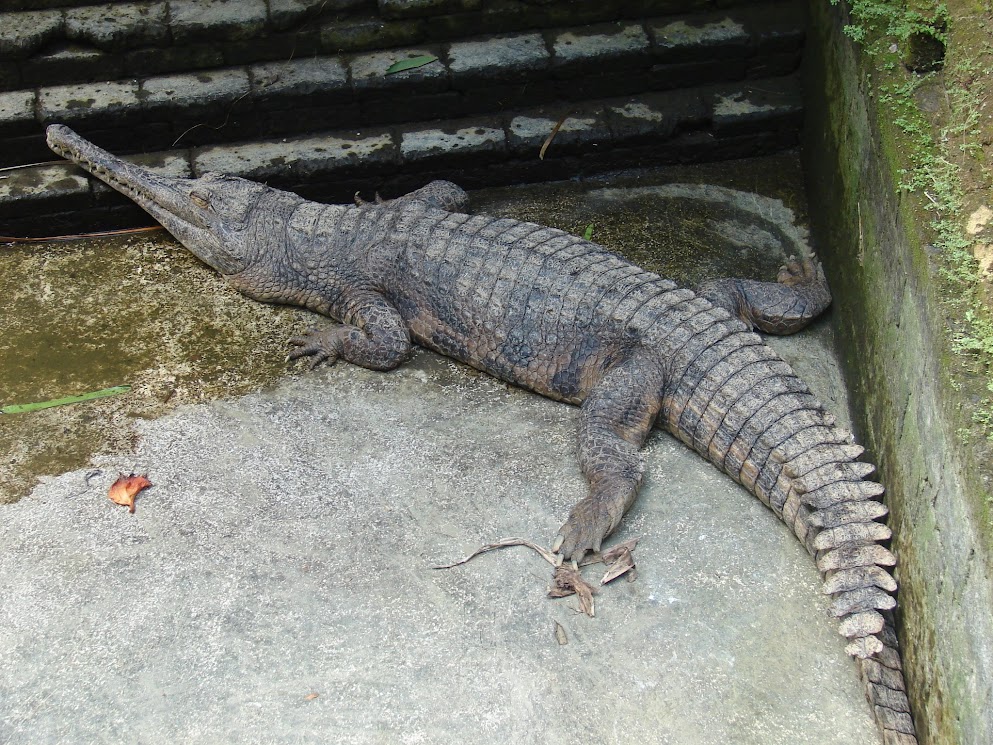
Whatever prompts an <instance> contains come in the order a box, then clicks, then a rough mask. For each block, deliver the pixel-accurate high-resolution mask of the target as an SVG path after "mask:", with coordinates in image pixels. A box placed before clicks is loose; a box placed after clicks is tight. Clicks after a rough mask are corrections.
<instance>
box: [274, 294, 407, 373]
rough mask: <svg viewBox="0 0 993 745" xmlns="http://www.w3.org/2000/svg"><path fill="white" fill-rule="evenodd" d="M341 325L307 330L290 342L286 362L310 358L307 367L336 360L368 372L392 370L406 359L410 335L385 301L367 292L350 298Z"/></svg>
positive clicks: (405, 326) (394, 309)
mask: <svg viewBox="0 0 993 745" xmlns="http://www.w3.org/2000/svg"><path fill="white" fill-rule="evenodd" d="M346 307H347V308H348V310H347V312H346V313H344V314H342V320H343V321H344V323H342V324H341V325H338V326H332V327H331V328H329V329H327V330H325V331H317V330H315V329H311V330H310V331H308V332H307V333H306V334H304V335H303V336H295V337H293V338H292V339H290V344H292V345H294V346H295V347H297V348H296V349H294V350H292V351H291V352H290V354H289V359H291V360H295V359H299V358H301V357H305V356H310V357H311V365H310V366H311V367H312V368H313V367H316V366H317V365H319V364H321V363H322V362H324V361H328V362H330V363H331V364H334V362H336V361H337V360H339V359H343V360H345V361H346V362H351V363H352V364H354V365H359V366H360V367H367V368H369V369H371V370H392V369H393V368H394V367H396V366H397V365H399V364H400V363H401V362H403V361H404V360H406V359H407V358H408V357H409V356H410V350H411V344H410V332H409V331H408V329H407V324H406V323H404V320H403V318H402V317H401V316H400V313H399V312H398V311H397V309H396V308H394V307H393V306H392V305H390V304H389V302H387V300H386V299H385V298H384V297H383V296H381V295H379V294H376V293H373V292H368V293H363V294H361V295H358V296H356V297H352V298H350V300H349V301H347V302H346Z"/></svg>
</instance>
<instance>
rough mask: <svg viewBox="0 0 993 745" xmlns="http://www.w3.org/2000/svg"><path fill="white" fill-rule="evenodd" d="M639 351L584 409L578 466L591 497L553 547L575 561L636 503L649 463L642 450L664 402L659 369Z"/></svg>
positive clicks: (573, 514)
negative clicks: (653, 370) (649, 371)
mask: <svg viewBox="0 0 993 745" xmlns="http://www.w3.org/2000/svg"><path fill="white" fill-rule="evenodd" d="M646 362H647V360H646V359H645V356H642V355H639V356H638V357H632V358H630V359H628V360H627V361H625V362H622V363H620V364H618V365H616V366H614V367H613V368H611V369H610V371H609V372H608V373H607V374H606V375H605V376H604V377H603V379H602V380H601V381H600V382H599V383H598V384H597V385H596V386H595V387H594V388H593V390H592V391H591V392H590V394H589V396H587V398H586V400H585V401H584V402H583V405H582V407H581V409H580V421H579V465H580V467H581V469H582V471H583V475H584V476H586V480H587V481H588V482H589V485H590V491H589V496H587V497H586V498H585V499H583V500H581V501H580V502H579V503H578V504H576V506H575V507H573V508H572V511H571V512H570V513H569V519H568V520H567V521H566V523H565V524H564V525H563V526H562V528H561V529H560V530H559V535H558V537H557V538H556V540H555V543H554V544H553V546H552V549H553V550H554V551H556V552H558V553H560V554H561V555H562V556H563V557H565V558H566V559H568V560H571V561H579V560H580V559H582V558H583V555H584V554H586V552H587V551H599V550H600V544H601V543H602V541H603V539H604V538H605V537H606V536H608V535H609V534H610V533H612V532H613V531H614V529H615V528H616V527H617V526H618V525H619V524H620V522H621V518H622V517H623V516H624V513H625V512H626V511H627V510H628V508H629V507H630V506H631V505H632V504H633V503H634V500H635V497H636V496H637V494H638V487H639V486H640V485H641V479H642V475H643V473H644V470H645V467H644V462H643V460H642V457H641V453H639V452H638V451H639V450H640V448H641V446H642V445H643V444H644V442H645V440H646V439H647V438H648V434H649V433H650V432H651V431H652V426H653V425H654V423H655V417H656V416H657V415H658V412H659V409H660V408H661V405H662V396H661V390H662V385H661V379H662V376H661V372H659V373H658V374H657V375H652V374H650V373H649V374H646V370H652V369H654V368H653V366H652V365H651V364H645V363H646Z"/></svg>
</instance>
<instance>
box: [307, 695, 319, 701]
mask: <svg viewBox="0 0 993 745" xmlns="http://www.w3.org/2000/svg"><path fill="white" fill-rule="evenodd" d="M320 695H321V694H319V693H308V694H307V695H306V696H304V697H303V700H304V701H313V700H314V699H315V698H318V697H319V696H320Z"/></svg>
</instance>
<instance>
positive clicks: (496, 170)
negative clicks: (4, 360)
mask: <svg viewBox="0 0 993 745" xmlns="http://www.w3.org/2000/svg"><path fill="white" fill-rule="evenodd" d="M802 113H803V112H802V106H801V97H800V90H799V82H798V79H797V77H796V76H787V77H779V78H765V79H758V80H754V81H746V82H735V83H724V84H718V85H713V86H703V87H696V88H691V89H679V90H672V91H665V92H652V93H643V94H637V95H634V96H623V97H617V98H607V99H597V100H586V101H581V102H559V103H552V104H545V105H543V106H539V107H533V108H526V109H517V110H507V111H501V112H496V113H490V114H480V115H477V116H474V117H467V118H463V119H459V120H446V121H423V122H414V123H406V124H397V125H394V126H389V127H379V128H371V129H362V130H358V131H356V130H329V131H324V132H321V133H317V134H308V135H304V136H297V137H292V138H274V139H266V140H253V141H244V142H239V143H225V144H216V145H206V146H199V147H188V148H182V149H176V150H168V151H161V152H155V153H149V154H145V155H140V156H133V157H132V159H133V160H134V161H136V162H139V163H141V164H143V165H145V166H146V167H150V168H152V169H154V170H157V171H160V172H162V173H166V174H169V175H174V176H184V177H190V176H193V177H196V176H200V175H202V174H203V173H205V172H207V171H219V172H222V173H228V174H234V175H239V176H244V177H246V178H251V179H254V180H258V181H264V182H267V183H269V184H270V185H272V186H274V187H278V188H285V189H290V190H292V191H295V192H297V193H299V194H301V195H302V196H305V197H307V198H309V199H314V200H317V201H324V202H347V201H350V200H351V198H352V196H353V195H354V194H355V193H356V192H357V191H362V192H364V193H365V195H366V196H367V197H370V198H371V196H372V195H373V193H374V192H376V191H379V192H381V193H382V195H383V196H386V197H392V196H396V195H399V194H402V193H404V192H406V191H410V190H411V189H413V188H416V187H417V186H421V185H423V184H424V183H426V182H427V181H429V180H431V179H434V178H447V179H450V180H453V181H456V182H457V183H460V184H461V185H463V186H465V187H467V188H474V187H481V186H487V185H489V186H493V185H500V184H510V183H518V182H535V181H545V180H552V179H564V178H577V177H583V176H588V175H592V174H594V173H597V172H600V171H603V170H607V169H615V168H620V167H630V166H636V165H638V166H643V165H649V164H659V163H678V162H694V161H706V160H721V159H726V158H736V157H748V156H753V155H761V154H767V153H773V152H777V151H780V150H783V149H784V148H788V147H792V146H795V145H796V143H797V140H798V135H799V129H800V125H801V120H802ZM559 122H562V123H561V126H560V127H559V129H558V132H557V134H556V136H555V138H554V139H553V140H552V142H551V145H550V146H549V147H548V149H547V151H546V153H545V157H544V158H543V159H541V158H539V152H540V150H541V147H542V144H543V143H544V142H545V140H546V138H547V137H548V135H549V134H550V133H551V132H552V131H553V129H554V128H555V127H556V125H557V124H558V123H559ZM151 223H152V221H151V218H149V217H148V216H147V215H146V214H145V213H144V212H142V211H141V210H140V209H138V208H137V207H136V206H134V205H133V204H132V203H131V202H130V201H129V200H127V199H126V198H124V197H123V196H121V195H119V194H117V193H116V192H113V191H112V190H110V189H109V188H108V187H106V186H104V185H103V184H101V183H100V182H98V181H96V180H94V179H91V178H89V177H88V176H87V175H86V174H84V173H83V172H82V171H80V170H79V169H77V168H76V167H75V166H73V165H71V164H69V163H56V164H52V165H42V166H35V167H31V168H23V169H17V170H11V171H8V172H6V173H2V174H0V234H4V235H8V236H11V235H13V236H25V235H54V234H60V233H69V232H76V231H80V230H88V229H96V228H100V229H109V228H113V227H124V226H132V225H147V224H151Z"/></svg>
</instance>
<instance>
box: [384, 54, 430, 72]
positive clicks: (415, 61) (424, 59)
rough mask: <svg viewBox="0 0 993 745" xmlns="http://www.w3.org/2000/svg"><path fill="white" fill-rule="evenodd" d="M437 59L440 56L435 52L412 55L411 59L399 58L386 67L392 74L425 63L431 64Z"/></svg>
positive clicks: (421, 65) (422, 65)
mask: <svg viewBox="0 0 993 745" xmlns="http://www.w3.org/2000/svg"><path fill="white" fill-rule="evenodd" d="M437 59H438V58H437V57H435V56H434V55H433V54H422V55H421V56H420V57H410V58H409V59H402V60H398V61H396V62H394V63H393V64H392V65H390V66H389V67H387V68H386V74H387V75H392V74H393V73H395V72H403V71H404V70H413V69H414V68H416V67H424V65H430V64H431V63H432V62H434V61H436V60H437Z"/></svg>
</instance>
